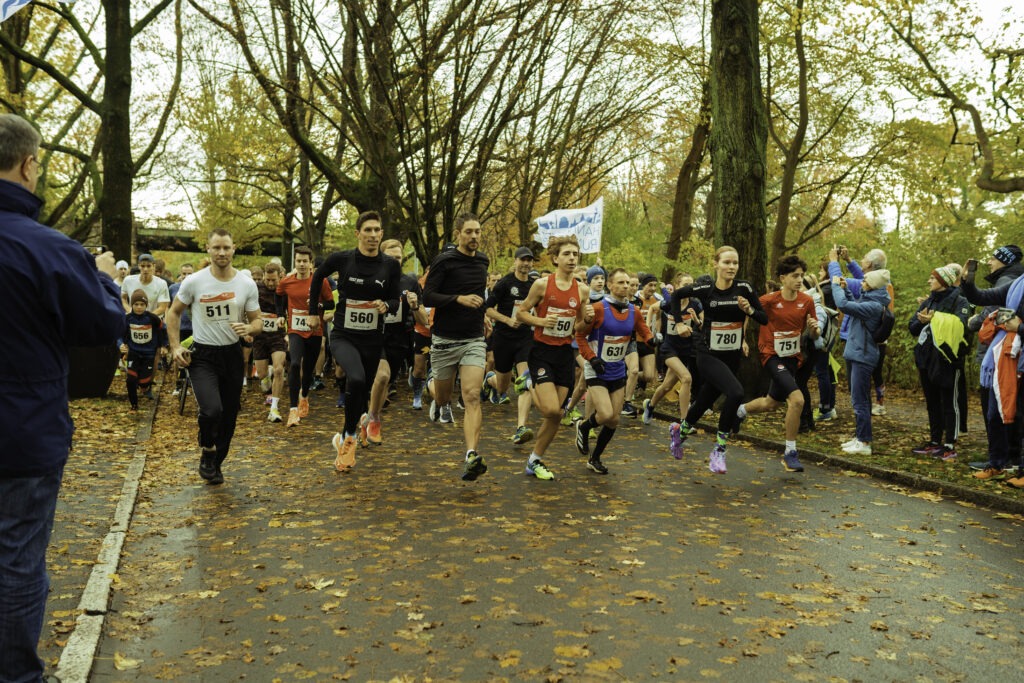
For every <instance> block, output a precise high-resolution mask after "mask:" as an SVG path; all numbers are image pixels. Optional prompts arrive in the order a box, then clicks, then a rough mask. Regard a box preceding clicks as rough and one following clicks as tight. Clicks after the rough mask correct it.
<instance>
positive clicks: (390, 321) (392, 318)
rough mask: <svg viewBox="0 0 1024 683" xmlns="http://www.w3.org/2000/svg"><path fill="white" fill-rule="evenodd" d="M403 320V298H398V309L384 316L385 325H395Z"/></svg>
mask: <svg viewBox="0 0 1024 683" xmlns="http://www.w3.org/2000/svg"><path fill="white" fill-rule="evenodd" d="M400 322H402V300H401V299H399V300H398V309H397V310H396V311H395V312H394V313H388V314H387V315H386V316H384V324H385V325H394V324H395V323H400Z"/></svg>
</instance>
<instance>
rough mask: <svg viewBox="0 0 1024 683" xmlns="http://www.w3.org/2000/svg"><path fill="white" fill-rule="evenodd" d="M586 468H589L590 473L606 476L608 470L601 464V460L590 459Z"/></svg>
mask: <svg viewBox="0 0 1024 683" xmlns="http://www.w3.org/2000/svg"><path fill="white" fill-rule="evenodd" d="M587 467H589V468H590V470H591V471H592V472H597V473H598V474H608V468H607V467H605V466H604V463H602V462H601V458H591V459H590V460H588V461H587Z"/></svg>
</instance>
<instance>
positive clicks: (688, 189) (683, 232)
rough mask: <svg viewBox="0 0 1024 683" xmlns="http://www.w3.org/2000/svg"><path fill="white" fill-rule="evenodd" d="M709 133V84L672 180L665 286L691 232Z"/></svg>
mask: <svg viewBox="0 0 1024 683" xmlns="http://www.w3.org/2000/svg"><path fill="white" fill-rule="evenodd" d="M710 132H711V84H710V83H704V87H703V88H702V94H701V99H700V113H699V114H698V120H697V125H696V126H695V127H694V129H693V135H691V136H690V151H689V152H688V153H687V155H686V159H684V160H683V165H682V167H681V168H680V169H679V177H678V178H677V179H676V195H675V202H674V203H673V205H672V229H671V232H670V233H669V236H668V245H667V249H666V252H665V255H666V256H667V257H668V260H669V261H670V264H669V265H666V266H665V269H664V271H663V272H662V274H661V281H662V282H669V281H671V280H672V278H673V277H675V270H676V268H675V266H674V265H672V263H674V262H675V261H676V260H678V259H679V251H680V249H681V248H682V244H683V242H684V241H685V240H687V239H689V238H690V234H691V233H692V232H693V199H694V197H695V196H696V194H697V180H698V178H699V176H700V166H701V163H702V162H703V161H704V151H705V149H707V142H708V135H709V134H710Z"/></svg>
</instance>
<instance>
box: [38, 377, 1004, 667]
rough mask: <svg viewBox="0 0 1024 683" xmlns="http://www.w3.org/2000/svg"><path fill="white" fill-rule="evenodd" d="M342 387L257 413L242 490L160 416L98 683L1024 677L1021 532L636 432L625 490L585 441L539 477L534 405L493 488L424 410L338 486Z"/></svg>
mask: <svg viewBox="0 0 1024 683" xmlns="http://www.w3.org/2000/svg"><path fill="white" fill-rule="evenodd" d="M165 391H167V390H166V389H165ZM405 391H407V390H405ZM329 393H330V392H324V393H318V394H315V395H314V398H313V410H312V414H311V416H310V418H308V419H307V420H305V421H304V422H303V424H302V425H301V426H300V427H298V428H295V429H292V430H286V429H285V428H284V427H283V426H282V425H270V424H268V423H266V422H265V408H264V406H263V405H262V400H261V397H259V396H258V395H256V394H255V393H251V392H250V393H247V394H246V408H245V412H244V413H243V415H242V416H241V417H240V419H239V429H238V432H237V435H236V439H235V443H236V447H237V448H236V452H235V453H234V454H233V455H232V456H231V457H230V458H229V460H228V462H227V463H226V466H225V475H226V477H227V482H226V484H225V485H223V486H221V487H209V486H206V485H204V484H203V483H202V482H201V481H200V480H199V478H198V476H197V475H196V473H195V468H196V460H197V457H196V449H195V448H194V446H193V444H194V441H195V437H194V434H195V410H194V406H190V410H189V412H188V413H187V414H186V416H185V417H178V416H177V414H176V412H173V411H170V410H168V409H167V408H168V403H167V402H166V401H167V399H168V398H169V396H168V395H167V394H165V395H164V397H163V398H164V401H165V403H163V404H162V407H161V410H160V412H159V414H158V417H157V425H156V428H155V430H154V434H153V437H152V439H151V441H150V443H149V460H148V464H147V468H146V473H145V475H144V478H143V486H142V490H141V492H140V498H139V504H138V507H137V509H136V513H135V517H134V519H133V522H132V529H131V533H130V534H129V538H128V541H127V542H126V545H125V555H124V558H123V561H122V566H121V569H120V571H119V577H118V578H119V580H118V582H117V584H116V592H115V595H114V598H113V603H112V611H111V613H110V614H109V615H108V617H107V622H106V625H105V629H104V639H103V641H102V643H101V647H100V652H99V654H98V657H97V660H96V663H95V666H94V674H93V680H96V681H101V680H118V681H120V680H139V681H150V680H170V679H178V680H189V681H197V680H207V681H223V680H235V679H243V678H244V679H248V680H259V681H270V680H282V681H291V680H358V681H391V680H398V681H428V680H448V681H468V680H474V681H476V680H550V681H558V680H588V681H589V680H616V681H620V680H640V679H644V678H654V679H672V680H709V679H711V680H714V679H719V680H737V679H739V678H741V677H746V678H749V679H752V680H759V681H793V680H799V681H843V680H845V681H856V680H860V681H879V680H886V681H911V680H933V681H960V680H994V679H995V678H996V677H1004V678H1005V677H1007V676H1010V677H1011V678H1017V677H1020V676H1021V675H1024V665H1022V664H1021V663H1020V658H1019V649H1020V647H1021V642H1020V640H1021V629H1020V626H1019V618H1018V615H1019V614H1020V612H1021V610H1022V608H1024V591H1022V589H1021V587H1020V582H1019V580H1018V576H1019V574H1020V570H1021V560H1020V553H1019V550H1018V548H1019V544H1020V542H1021V540H1022V539H1021V534H1022V528H1024V527H1022V524H1021V521H1022V520H1021V519H1020V518H1018V517H1016V516H1014V515H1005V514H998V513H992V512H989V511H985V510H980V509H976V508H974V507H971V506H963V505H957V504H956V503H954V502H950V501H944V500H942V498H941V497H939V496H935V495H934V494H921V493H917V492H915V491H912V490H908V489H903V488H900V487H896V486H892V485H885V484H879V483H878V482H875V481H873V480H871V479H869V478H866V477H862V476H856V475H852V473H844V472H842V471H839V470H836V469H831V468H824V467H817V466H815V465H813V464H808V467H807V471H806V472H805V473H803V474H791V473H787V472H785V471H784V470H783V469H782V468H781V466H780V465H779V464H778V454H777V453H771V452H768V451H765V450H751V449H747V448H744V447H743V446H742V445H740V444H737V445H736V446H733V447H731V448H730V454H729V473H728V474H727V475H725V476H716V475H712V474H711V473H710V472H708V471H707V468H706V465H705V460H706V453H707V450H708V448H709V446H710V443H709V442H708V440H707V439H706V438H704V437H699V438H696V439H694V440H693V443H692V446H693V448H690V449H688V451H687V456H686V458H684V460H683V461H681V462H677V461H675V460H673V459H672V458H671V457H669V456H668V453H667V448H666V444H665V441H666V439H665V437H666V433H667V430H666V426H665V424H664V423H657V424H655V425H651V426H649V427H644V426H643V425H641V424H639V423H638V422H635V421H631V420H626V421H624V425H623V427H622V428H621V429H620V431H619V433H618V434H617V436H616V438H615V441H613V443H612V445H611V448H610V450H609V453H608V454H607V456H606V458H605V461H606V463H607V464H608V466H609V467H610V468H611V470H612V473H611V474H610V475H609V476H607V477H601V476H599V475H596V474H593V473H590V472H589V471H587V470H586V469H585V468H584V467H583V460H582V459H581V457H580V456H578V455H577V454H576V453H575V449H574V447H573V445H572V440H571V436H570V431H569V430H568V429H565V430H563V432H562V433H561V434H560V435H559V437H558V439H557V441H556V443H555V445H554V446H553V448H552V450H551V451H550V454H549V457H548V458H547V459H546V460H547V461H548V464H549V465H550V467H551V468H552V470H554V471H555V473H556V475H557V477H558V478H557V479H556V480H555V481H553V482H541V481H536V480H534V479H532V478H529V477H526V476H525V475H524V474H523V471H522V466H523V462H524V460H525V457H526V455H527V453H528V450H527V449H524V448H517V447H515V446H513V445H512V444H511V443H510V442H509V441H508V436H510V435H511V433H512V429H513V427H514V424H513V422H512V420H513V417H512V415H513V411H512V407H511V406H491V405H486V406H485V407H484V410H485V423H484V439H483V444H482V448H481V452H482V453H483V454H484V456H485V458H486V460H487V462H488V465H489V466H490V470H489V471H488V473H487V474H486V475H484V477H482V478H481V479H480V480H479V481H477V482H472V483H470V482H463V481H461V480H460V479H459V473H460V472H461V463H460V460H461V452H460V443H461V439H460V437H461V430H460V428H458V427H452V426H450V425H448V426H445V425H437V424H431V423H429V422H428V421H427V418H426V415H425V412H414V411H411V410H409V409H408V407H407V398H406V396H405V393H403V394H402V395H401V396H400V399H399V402H398V403H396V405H395V406H393V407H392V408H390V409H389V410H388V411H387V413H386V419H385V444H384V445H383V446H381V447H379V448H370V449H361V450H360V452H359V460H358V463H357V465H356V468H355V469H354V470H353V471H352V472H350V473H347V474H337V473H335V472H334V471H333V468H332V466H331V464H332V461H333V453H332V452H331V449H330V446H329V441H330V437H331V435H332V434H333V432H334V430H335V428H336V422H337V419H338V411H337V410H336V409H335V408H334V407H333V403H334V400H333V396H330V395H327V394H329ZM457 417H458V413H457ZM776 424H778V423H776ZM844 438H846V437H845V436H844ZM55 578H56V579H57V580H58V581H57V582H58V583H62V582H63V580H64V577H63V573H58V576H57V577H55Z"/></svg>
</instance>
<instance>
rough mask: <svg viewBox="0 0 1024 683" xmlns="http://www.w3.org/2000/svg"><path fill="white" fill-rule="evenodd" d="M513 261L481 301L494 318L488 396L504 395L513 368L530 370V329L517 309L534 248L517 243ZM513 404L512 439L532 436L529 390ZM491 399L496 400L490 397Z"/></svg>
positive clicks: (527, 282) (520, 372)
mask: <svg viewBox="0 0 1024 683" xmlns="http://www.w3.org/2000/svg"><path fill="white" fill-rule="evenodd" d="M515 259H516V260H515V265H514V268H513V270H512V272H511V273H509V274H508V275H506V276H505V277H503V278H502V279H500V280H498V282H497V284H495V285H494V287H493V288H491V292H490V296H488V297H487V301H486V303H485V304H484V305H485V306H486V307H487V317H488V318H490V319H491V320H493V321H494V331H493V332H492V333H491V339H492V343H491V346H492V348H493V350H494V372H492V373H489V374H488V375H487V376H486V377H485V378H484V391H485V392H487V393H489V394H490V395H491V396H504V395H505V394H506V392H507V391H508V388H509V385H510V384H511V381H512V371H513V370H514V371H515V373H516V376H517V377H518V376H521V375H523V374H524V373H526V372H529V369H528V368H529V366H528V365H527V362H526V360H527V358H528V357H529V355H530V346H531V344H530V339H531V338H532V337H533V330H531V329H530V327H529V326H528V325H523V324H522V323H521V322H520V321H519V319H518V318H516V313H517V312H518V311H519V307H520V305H522V303H523V300H524V299H525V298H526V294H527V293H528V292H529V291H530V285H531V284H532V282H533V281H532V280H531V279H530V271H531V270H532V269H533V261H534V258H533V251H531V250H530V248H529V247H519V248H518V249H516V253H515ZM517 401H518V402H517V404H516V416H517V420H516V431H515V434H513V435H512V443H514V444H522V443H526V442H527V441H529V440H530V439H532V438H533V430H532V429H530V428H529V427H527V426H526V421H527V419H528V418H529V416H530V408H531V407H532V406H533V397H532V396H531V394H530V392H529V391H523V392H520V393H519V398H518V399H517ZM492 402H496V401H493V400H492Z"/></svg>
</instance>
